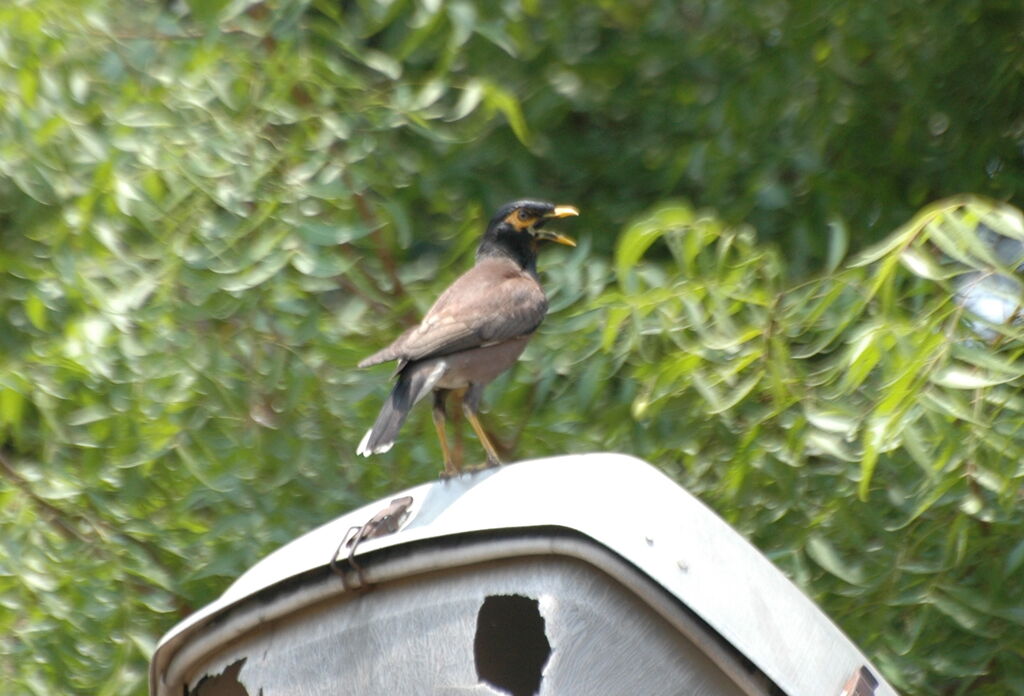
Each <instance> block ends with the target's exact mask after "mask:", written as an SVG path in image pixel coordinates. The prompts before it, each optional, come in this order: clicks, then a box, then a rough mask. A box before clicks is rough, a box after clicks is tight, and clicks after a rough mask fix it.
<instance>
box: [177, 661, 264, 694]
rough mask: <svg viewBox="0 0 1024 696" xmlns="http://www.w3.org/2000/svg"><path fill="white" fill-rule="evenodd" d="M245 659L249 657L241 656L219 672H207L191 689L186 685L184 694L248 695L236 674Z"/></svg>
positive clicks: (243, 664) (240, 669) (239, 671)
mask: <svg viewBox="0 0 1024 696" xmlns="http://www.w3.org/2000/svg"><path fill="white" fill-rule="evenodd" d="M247 659H249V658H247V657H243V658H242V659H240V660H235V661H234V662H232V663H231V664H230V665H228V666H227V667H225V668H224V671H223V672H221V673H220V674H213V675H210V674H207V675H206V676H205V677H203V678H202V679H200V680H199V682H198V683H197V684H196V688H194V689H192V690H191V691H189V690H188V687H187V686H186V687H185V696H249V692H248V691H247V690H246V688H245V687H244V686H242V682H240V681H239V680H238V675H239V673H241V671H242V667H244V666H245V661H246V660H247Z"/></svg>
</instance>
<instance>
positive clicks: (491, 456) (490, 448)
mask: <svg viewBox="0 0 1024 696" xmlns="http://www.w3.org/2000/svg"><path fill="white" fill-rule="evenodd" d="M462 412H463V413H465V414H466V420H468V421H469V424H470V425H471V426H473V432H475V433H476V436H477V437H478V438H480V444H481V445H483V446H484V450H486V451H487V466H499V465H500V464H501V459H499V458H498V451H497V450H496V449H494V445H492V444H491V441H490V439H488V437H487V433H485V432H484V427H483V426H482V425H480V421H479V419H477V417H476V413H475V412H474V411H473V409H472V408H470V406H469V404H467V403H465V402H463V404H462Z"/></svg>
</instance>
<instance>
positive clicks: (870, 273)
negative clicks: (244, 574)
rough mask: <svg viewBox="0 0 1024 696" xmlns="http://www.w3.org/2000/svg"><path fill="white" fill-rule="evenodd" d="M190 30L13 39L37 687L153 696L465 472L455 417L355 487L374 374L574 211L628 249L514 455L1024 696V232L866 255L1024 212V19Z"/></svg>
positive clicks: (805, 14) (350, 18)
mask: <svg viewBox="0 0 1024 696" xmlns="http://www.w3.org/2000/svg"><path fill="white" fill-rule="evenodd" d="M166 5H167V7H165V6H164V4H160V3H152V4H144V3H137V2H132V3H122V2H113V3H109V2H100V0H86V1H85V2H75V3H71V2H66V1H63V0H36V1H35V2H31V3H20V2H16V3H7V4H5V5H4V6H3V7H0V106H2V108H0V222H2V225H0V235H2V245H0V278H2V282H0V311H2V316H3V318H4V322H5V329H4V330H3V331H0V481H2V482H3V483H2V484H0V510H2V512H0V548H2V553H0V605H2V609H0V635H2V636H3V638H0V683H3V684H5V685H6V684H12V685H14V687H12V690H13V691H14V692H16V693H40V694H49V693H54V692H72V693H100V694H106V693H109V694H123V693H142V692H143V691H144V689H145V685H144V684H145V682H144V675H145V669H146V662H147V660H148V657H149V654H150V652H151V650H152V646H153V644H154V642H155V640H156V639H157V637H158V636H159V635H160V634H161V633H162V632H163V631H164V630H166V629H167V628H169V627H170V626H171V625H172V624H173V623H175V622H176V621H177V620H179V619H181V618H183V617H184V616H185V615H187V614H188V613H190V612H191V611H193V610H194V609H196V608H197V607H198V606H201V605H202V604H204V603H205V602H208V601H210V600H211V599H212V598H213V597H215V596H216V595H217V594H218V593H219V592H220V591H221V590H223V588H224V587H225V585H226V584H227V583H228V582H229V580H230V579H231V578H233V577H234V576H236V575H237V574H238V573H239V572H241V571H242V570H243V569H244V568H245V567H247V566H248V565H250V564H251V563H252V562H254V561H255V560H256V559H257V558H258V557H260V556H261V555H263V554H264V553H266V552H267V551H269V550H271V549H272V548H274V547H276V546H277V545H280V544H282V543H284V542H286V541H287V540H289V539H290V538H292V537H293V536H295V535H296V534H298V533H300V532H302V531H304V530H306V529H308V528H310V527H312V526H313V525H315V524H318V523H320V522H323V521H325V520H327V519H331V518H333V517H335V516H336V515H338V514H340V513H341V512H343V511H344V510H346V509H349V508H351V507H352V506H354V505H356V504H358V503H360V502H362V501H364V500H367V499H371V498H376V497H381V496H384V495H387V494H388V493H390V492H392V491H394V490H395V489H397V488H400V487H404V486H405V485H409V484H413V483H416V482H419V481H423V480H428V479H430V478H432V477H433V476H435V475H436V471H437V469H438V464H437V462H438V461H439V452H438V449H437V445H436V443H435V442H434V440H433V438H432V435H431V434H430V432H429V430H430V426H429V422H428V421H429V417H428V416H427V415H426V414H425V413H417V414H415V415H414V416H413V418H412V419H411V420H410V422H409V423H408V425H407V426H406V429H405V431H404V433H403V438H402V440H401V441H400V447H398V448H396V450H395V451H394V452H392V453H390V454H388V455H386V456H381V457H377V458H374V459H372V460H361V459H357V458H356V457H355V456H354V446H355V443H357V442H358V441H359V438H360V436H361V435H362V433H363V431H364V430H365V428H366V427H367V426H368V425H369V424H370V423H371V422H372V419H373V416H374V414H375V410H376V408H377V407H378V406H379V403H380V400H381V399H382V398H383V395H384V393H385V390H386V388H387V384H386V378H385V375H386V370H385V369H383V368H382V369H380V370H367V371H358V370H355V369H354V368H353V366H354V365H355V363H356V362H357V361H358V360H359V358H361V357H363V356H364V355H366V354H367V353H369V352H370V351H371V350H373V349H374V348H375V347H377V346H379V345H380V344H382V343H383V342H384V341H386V340H388V339H389V338H391V337H392V336H394V334H395V333H396V332H397V331H398V330H399V329H400V328H401V327H402V326H404V325H408V324H409V323H410V322H412V321H414V320H415V318H416V317H417V316H418V315H419V314H421V313H422V312H423V311H424V310H425V309H426V307H427V306H428V304H429V302H430V301H431V300H432V299H433V297H435V296H436V294H437V293H438V291H439V290H440V289H441V288H442V287H443V286H444V285H445V284H446V283H447V282H449V281H450V280H451V279H452V278H453V277H454V276H455V275H456V274H457V273H458V272H459V271H460V270H462V269H463V268H464V267H465V266H466V265H467V264H468V263H469V261H470V258H471V250H472V248H473V245H474V244H475V241H476V238H477V236H478V234H479V232H480V230H481V227H482V224H483V220H484V219H485V217H486V214H487V213H488V212H489V211H490V210H491V209H492V208H493V207H494V206H495V205H497V204H498V203H501V202H503V201H504V200H507V199H509V198H512V197H517V196H520V195H540V196H544V197H548V198H552V199H557V200H558V202H565V203H573V204H577V205H579V207H580V208H581V209H582V211H583V215H584V217H583V218H582V220H581V222H583V221H586V222H587V224H588V225H589V227H587V228H586V231H584V232H583V233H582V234H581V233H579V232H578V228H576V227H574V228H573V233H574V235H575V236H578V237H580V238H581V241H582V244H581V246H580V248H578V249H576V250H573V251H569V250H562V249H559V250H553V251H552V252H550V253H548V254H546V255H545V256H544V258H542V260H541V265H542V268H543V270H544V271H546V272H545V276H546V284H547V286H548V288H549V290H550V295H551V304H552V316H551V317H550V319H549V321H548V323H547V324H546V325H545V327H544V328H543V330H542V334H541V335H540V336H539V337H538V338H537V339H536V340H535V341H534V342H533V343H532V344H531V346H530V348H529V349H528V350H527V353H526V354H525V356H524V359H523V361H522V362H521V364H520V366H519V367H518V368H517V369H516V370H514V371H512V372H510V373H508V374H507V375H505V376H504V377H502V378H501V379H500V380H499V381H498V382H497V383H496V384H495V385H494V386H493V387H491V388H490V390H489V400H490V403H492V404H493V405H494V412H493V413H492V414H489V419H488V423H489V425H490V426H491V427H493V428H494V429H495V431H496V432H498V433H500V434H501V437H500V438H499V439H501V440H503V442H502V445H503V447H504V449H505V450H506V451H507V452H508V453H510V454H511V453H513V452H514V454H515V456H516V457H520V458H521V457H527V456H541V455H548V454H554V453H561V452H570V451H592V450H605V449H615V450H621V451H626V452H632V453H635V454H637V455H638V456H642V457H645V458H646V459H648V460H649V461H652V462H654V463H656V464H658V465H659V466H661V467H662V468H663V469H664V470H666V471H667V472H669V473H670V474H672V475H673V476H675V477H676V478H677V479H678V480H680V481H681V482H683V483H685V484H686V485H687V486H688V487H690V488H691V489H692V490H694V491H695V492H698V493H699V494H700V495H701V496H702V497H703V498H704V499H705V500H708V501H709V502H710V503H712V504H713V505H714V506H715V507H716V509H718V510H719V511H720V512H721V513H722V514H723V515H724V516H726V517H727V518H728V519H729V520H730V521H731V522H732V523H733V524H735V525H737V526H738V527H739V528H740V529H741V530H743V531H744V532H745V533H746V534H748V535H749V536H750V538H752V540H753V541H755V542H756V543H757V544H758V545H759V546H760V547H761V548H762V549H764V550H765V551H766V552H767V553H769V554H770V555H771V556H772V557H773V558H774V560H775V561H776V562H777V563H779V564H780V565H782V566H783V567H784V568H785V569H786V570H787V572H789V573H790V575H791V576H792V577H793V578H794V579H795V580H796V581H797V582H798V583H800V584H801V586H803V587H804V588H806V589H807V590H808V591H809V592H811V593H812V594H814V596H815V597H816V598H817V599H818V600H819V601H820V602H821V603H822V605H823V606H824V607H825V609H826V610H827V611H829V612H830V613H831V614H832V615H833V616H834V617H836V619H837V620H838V621H839V622H840V623H841V625H842V626H843V627H844V629H845V630H847V632H849V633H850V635H851V636H852V637H853V638H854V640H855V641H857V642H858V643H859V644H861V645H862V646H864V648H865V650H866V651H868V652H869V654H871V655H872V657H873V658H875V659H877V660H878V661H879V664H880V665H881V666H882V667H883V668H884V669H885V671H886V673H887V676H889V678H890V679H892V680H893V681H895V682H897V683H898V684H899V685H900V686H902V687H904V688H905V689H906V690H907V691H908V692H912V693H913V692H916V693H936V692H939V691H942V690H945V691H947V692H949V693H957V692H960V693H964V692H967V691H970V692H971V693H975V692H977V693H986V689H987V690H988V691H987V693H1005V692H1006V690H1007V689H1016V690H1017V691H1018V692H1022V691H1024V686H1022V685H1024V674H1022V673H1021V668H1020V663H1021V659H1020V658H1021V655H1022V653H1024V631H1022V628H1021V624H1022V623H1024V618H1022V617H1021V615H1020V609H1019V607H1020V606H1022V601H1021V600H1022V598H1021V596H1020V595H1021V590H1020V589H1019V583H1016V582H1014V578H1016V577H1017V576H1018V575H1019V572H1020V569H1021V567H1022V566H1024V544H1022V543H1020V541H1019V540H1020V539H1021V538H1024V535H1022V534H1021V532H1022V530H1021V529H1020V521H1019V519H1015V517H1014V515H1013V506H1014V503H1015V501H1016V499H1017V497H1018V495H1019V490H1020V486H1021V482H1020V477H1021V476H1022V475H1024V472H1022V471H1021V470H1020V465H1019V462H1020V461H1024V457H1022V456H1021V455H1022V453H1021V448H1022V443H1021V434H1020V433H1021V417H1022V416H1021V413H1022V411H1024V402H1022V400H1021V397H1020V393H1019V392H1020V386H1021V370H1022V369H1024V368H1021V367H1020V357H1021V356H1020V345H1021V335H1020V334H1021V329H1020V328H1019V326H1018V325H1017V324H1015V323H1014V322H1013V321H1008V319H1009V318H1010V317H1008V316H995V317H993V315H992V314H991V313H986V312H983V311H982V309H983V308H976V309H977V311H968V310H965V309H964V307H965V305H970V300H971V297H972V295H971V292H972V289H973V288H977V287H984V288H988V289H993V288H994V290H993V292H996V294H1001V295H1002V296H1008V297H1009V298H1010V300H1011V303H1013V307H1016V303H1019V299H1020V286H1019V281H1018V280H1017V279H1016V278H1017V277H1016V275H1015V273H1014V270H1013V269H1014V268H1015V267H1016V266H1017V265H1018V262H1017V260H1014V259H1009V260H1008V259H1007V258H1004V257H1003V256H1000V255H999V254H998V253H996V251H994V249H998V246H993V239H997V240H1007V239H1009V240H1015V239H1020V237H1021V236H1022V232H1021V222H1020V214H1019V212H1018V211H1016V210H1015V209H1013V208H1010V207H1006V206H1001V205H999V204H996V203H992V202H987V201H984V200H981V199H966V198H965V199H955V200H947V201H945V202H943V203H940V204H937V205H935V206H934V207H930V208H926V209H925V210H924V211H923V212H921V213H920V214H919V215H918V216H917V217H915V218H914V219H913V220H911V222H910V223H908V224H906V225H905V226H904V227H902V228H900V229H899V230H898V231H897V232H895V233H894V234H892V235H891V236H889V237H887V238H886V239H885V240H884V241H882V242H880V244H879V245H878V246H875V247H873V248H871V249H868V250H863V249H862V248H861V247H863V246H864V245H865V243H866V242H867V241H871V240H877V239H878V238H879V237H881V236H882V235H883V234H884V233H886V232H888V231H889V230H891V229H892V228H893V227H895V226H896V225H897V224H899V223H901V222H903V221H904V220H905V219H907V218H908V217H910V215H911V212H912V210H913V209H915V208H917V207H920V206H921V205H923V204H924V203H926V202H927V201H929V200H934V199H937V198H941V197H942V196H945V195H948V194H951V193H955V192H957V191H961V190H971V191H977V192H980V193H983V194H986V195H990V196H1005V195H1009V194H1011V193H1014V192H1016V191H1018V190H1020V188H1021V183H1022V174H1024V164H1022V161H1021V158H1020V156H1019V147H1020V144H1021V143H1020V141H1021V136H1020V124H1019V122H1018V120H1019V116H1020V113H1021V111H1022V108H1021V107H1022V106H1024V104H1022V103H1021V102H1022V99H1024V96H1022V93H1021V87H1020V81H1019V80H1018V79H1016V76H1017V75H1019V73H1020V70H1021V69H1022V63H1021V61H1022V57H1021V56H1022V54H1021V52H1020V51H1019V50H1016V48H1017V46H1018V45H1019V42H1020V38H1021V37H1020V30H1019V22H1015V21H1013V20H1014V18H1019V10H1018V9H1016V8H1015V6H1010V5H1005V4H1000V3H995V4H992V3H981V2H967V3H964V2H959V3H946V4H945V5H943V4H940V5H938V6H935V5H934V4H932V5H929V6H928V7H927V8H925V7H924V6H923V5H919V3H910V2H902V3H897V4H896V5H891V6H886V7H885V8H880V7H879V8H874V7H871V8H868V7H863V6H862V5H863V4H862V3H854V2H852V1H849V0H843V1H842V2H839V3H838V4H836V3H832V4H830V5H828V6H825V5H820V3H819V4H816V3H803V4H797V5H794V4H793V3H775V4H767V5H766V4H763V3H759V4H755V5H751V4H750V3H742V2H738V1H731V2H726V3H725V4H724V5H723V4H719V5H714V4H708V3H704V2H684V3H681V4H680V3H678V2H669V0H648V1H645V2H640V3H633V4H624V3H611V2H598V3H589V4H587V3H583V4H580V3H570V2H564V1H563V2H556V3H545V4H541V3H537V2H530V1H524V2H522V3H518V4H517V3H499V4H485V3H480V4H474V3H471V2H466V1H461V2H460V1H455V2H412V1H405V0H395V1H394V2H388V3H379V2H371V1H370V0H358V1H356V0H351V1H347V2H337V1H331V2H327V1H321V0H316V1H310V2H302V1H299V0H275V1H273V2H266V3H260V2H247V1H245V0H241V1H235V2H224V1H223V0H189V1H188V2H186V3H167V4H166ZM684 197H685V198H687V199H689V200H698V201H701V203H702V204H704V205H707V206H709V208H712V209H715V210H718V211H721V213H720V214H711V213H707V212H700V211H697V210H695V209H693V208H691V207H689V206H688V205H686V204H684V203H680V202H675V203H672V202H668V201H673V200H675V201H679V200H682V199H683V198H684ZM738 220H744V221H747V222H749V223H752V224H753V225H754V226H756V228H757V229H758V231H759V234H760V235H761V238H760V239H758V238H756V237H755V235H754V233H753V231H752V229H751V228H748V227H745V226H742V225H738V224H736V222H735V221H738ZM826 229H827V230H829V231H828V232H827V233H826ZM619 230H622V232H621V234H618V232H619ZM848 246H853V247H854V249H855V251H858V252H860V254H861V255H860V256H859V257H857V258H856V259H855V260H854V263H853V264H852V265H846V266H844V264H843V258H844V255H845V252H846V250H847V247H848ZM780 248H781V249H785V256H782V255H781V254H780V253H779V252H778V251H777V249H780ZM822 266H824V267H826V268H827V269H828V270H829V273H827V274H825V275H818V274H813V275H812V277H813V279H812V280H807V277H808V271H809V269H814V268H819V267H822ZM794 279H796V280H794ZM993 283H995V285H993ZM956 298H959V299H956ZM986 311H987V310H986ZM1011 313H1012V312H1011ZM982 314H984V315H985V316H978V315H982ZM985 317H987V318H985ZM473 447H475V443H472V441H469V442H467V448H468V452H469V453H472V452H473V451H474V450H473V449H471V448H473ZM865 609H870V610H865Z"/></svg>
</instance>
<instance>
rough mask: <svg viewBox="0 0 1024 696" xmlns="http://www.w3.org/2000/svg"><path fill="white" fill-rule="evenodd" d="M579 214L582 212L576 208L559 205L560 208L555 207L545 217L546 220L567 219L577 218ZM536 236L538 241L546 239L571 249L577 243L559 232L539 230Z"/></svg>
mask: <svg viewBox="0 0 1024 696" xmlns="http://www.w3.org/2000/svg"><path fill="white" fill-rule="evenodd" d="M579 214H580V211H579V210H577V209H576V208H575V207H574V206H571V205H559V206H555V209H554V210H552V211H551V212H550V213H548V214H547V215H545V216H544V217H546V218H566V217H575V216H577V215H579ZM536 235H537V239H546V240H548V241H549V242H555V243H557V244H564V245H566V246H571V247H574V246H576V242H574V241H573V240H572V239H571V238H570V237H566V236H565V235H564V234H559V233H558V232H553V231H549V230H537V231H536Z"/></svg>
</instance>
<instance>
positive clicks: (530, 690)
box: [473, 595, 551, 696]
mask: <svg viewBox="0 0 1024 696" xmlns="http://www.w3.org/2000/svg"><path fill="white" fill-rule="evenodd" d="M549 657H551V644H550V643H549V642H548V637H547V634H546V633H545V632H544V617H543V616H541V614H540V606H539V604H538V603H537V600H536V599H533V598H531V597H523V596H522V595H491V596H489V597H486V598H485V599H484V603H483V604H482V605H480V612H479V613H478V614H477V617H476V637H475V638H474V640H473V658H474V660H475V661H476V674H477V676H478V677H479V678H480V680H481V681H483V682H486V683H487V684H489V685H491V686H493V687H495V688H498V689H502V690H504V691H507V692H508V693H510V694H512V696H534V694H536V693H537V692H538V691H540V682H541V678H542V676H543V674H542V673H543V671H544V665H546V664H547V662H548V658H549Z"/></svg>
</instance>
